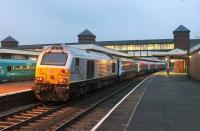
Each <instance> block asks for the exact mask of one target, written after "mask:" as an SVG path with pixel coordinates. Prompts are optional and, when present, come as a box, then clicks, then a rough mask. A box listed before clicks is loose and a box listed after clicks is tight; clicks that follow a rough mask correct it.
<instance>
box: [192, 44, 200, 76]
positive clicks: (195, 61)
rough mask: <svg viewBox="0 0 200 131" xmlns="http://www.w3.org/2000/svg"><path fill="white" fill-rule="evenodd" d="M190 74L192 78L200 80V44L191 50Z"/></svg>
mask: <svg viewBox="0 0 200 131" xmlns="http://www.w3.org/2000/svg"><path fill="white" fill-rule="evenodd" d="M189 59H190V62H189V67H190V71H189V74H190V76H191V77H192V78H195V79H198V80H200V44H198V45H196V46H194V47H193V48H191V49H190V57H189Z"/></svg>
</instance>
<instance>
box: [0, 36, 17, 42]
mask: <svg viewBox="0 0 200 131" xmlns="http://www.w3.org/2000/svg"><path fill="white" fill-rule="evenodd" d="M1 42H18V41H17V40H15V39H14V38H13V37H12V36H10V35H9V36H8V37H6V38H5V39H3V40H2V41H1Z"/></svg>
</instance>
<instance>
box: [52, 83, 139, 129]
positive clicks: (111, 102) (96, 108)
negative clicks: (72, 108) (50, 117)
mask: <svg viewBox="0 0 200 131" xmlns="http://www.w3.org/2000/svg"><path fill="white" fill-rule="evenodd" d="M140 81H141V80H138V81H136V82H131V83H129V84H128V85H126V86H124V87H123V88H121V89H119V90H117V91H115V92H114V93H112V94H110V95H109V96H107V97H105V98H103V99H101V100H99V101H98V102H96V103H95V104H93V105H91V106H90V107H88V108H86V109H84V110H81V111H80V112H77V113H76V115H74V116H73V117H71V118H68V119H65V120H63V121H61V122H60V123H58V124H57V125H55V126H54V127H52V128H51V130H55V131H62V130H67V131H69V130H73V131H75V130H84V131H85V130H86V131H87V130H88V131H89V130H91V129H92V128H93V127H94V126H95V125H96V124H97V123H98V122H99V121H100V120H101V118H102V117H104V116H105V115H106V114H107V112H109V110H110V109H112V107H114V106H115V104H116V103H117V102H118V101H120V100H121V99H122V98H123V97H124V96H125V95H126V94H127V93H128V92H129V91H130V90H131V89H133V88H134V87H135V86H136V85H137V84H138V83H139V82H140Z"/></svg>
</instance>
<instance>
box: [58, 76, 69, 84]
mask: <svg viewBox="0 0 200 131" xmlns="http://www.w3.org/2000/svg"><path fill="white" fill-rule="evenodd" d="M60 83H63V84H67V83H68V78H67V77H62V78H60Z"/></svg>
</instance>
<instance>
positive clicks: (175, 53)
mask: <svg viewBox="0 0 200 131" xmlns="http://www.w3.org/2000/svg"><path fill="white" fill-rule="evenodd" d="M186 54H187V51H184V50H181V49H178V48H176V49H174V50H171V51H167V52H151V55H152V56H183V55H186Z"/></svg>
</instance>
